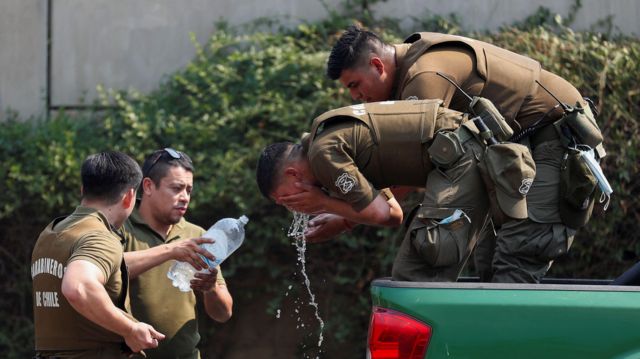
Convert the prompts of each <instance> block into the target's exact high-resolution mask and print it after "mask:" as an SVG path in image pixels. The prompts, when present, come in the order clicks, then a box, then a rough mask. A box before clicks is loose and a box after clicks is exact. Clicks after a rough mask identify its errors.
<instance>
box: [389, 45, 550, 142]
mask: <svg viewBox="0 0 640 359" xmlns="http://www.w3.org/2000/svg"><path fill="white" fill-rule="evenodd" d="M405 43H410V44H411V46H410V47H409V49H408V50H407V53H406V55H405V58H404V61H403V63H402V64H400V65H399V66H400V67H399V68H398V73H397V74H396V76H397V80H396V81H399V82H398V83H397V87H396V97H398V96H400V94H401V93H402V89H404V87H405V85H406V83H405V81H406V80H407V78H406V77H407V75H410V74H409V72H410V69H411V66H412V65H413V64H414V63H415V62H416V61H417V60H418V58H419V57H420V56H422V55H423V54H424V53H425V52H426V51H427V50H429V48H431V47H432V46H434V45H439V44H444V43H453V44H462V45H464V46H466V47H468V48H470V49H471V50H472V51H473V52H474V53H475V57H476V70H477V72H478V74H479V75H480V77H481V78H483V79H484V80H485V81H486V82H485V84H484V87H483V89H482V92H481V93H480V96H482V97H486V98H488V99H489V100H491V101H492V102H493V103H494V104H495V106H496V107H497V108H498V110H499V111H500V113H502V115H503V116H504V118H505V119H506V120H507V122H508V123H509V125H510V126H511V127H512V128H513V130H514V131H515V132H518V131H519V130H520V129H521V128H527V127H529V126H530V125H531V124H521V123H518V122H517V119H516V116H517V115H518V111H519V110H520V107H521V106H522V104H523V102H524V100H525V98H526V97H527V96H528V95H530V94H533V93H534V92H535V90H536V89H537V86H538V84H537V83H536V82H535V81H536V80H539V79H540V71H541V66H540V63H539V62H538V61H536V60H533V59H531V58H528V57H526V56H522V55H518V54H516V53H513V52H511V51H508V50H505V49H502V48H499V47H497V46H494V45H491V44H489V43H486V42H482V41H477V40H473V39H470V38H466V37H461V36H456V35H447V34H440V33H433V32H420V33H414V34H412V35H411V36H409V37H408V38H407V39H406V40H405ZM459 85H461V84H459ZM456 110H459V111H463V112H468V109H467V108H464V109H456Z"/></svg>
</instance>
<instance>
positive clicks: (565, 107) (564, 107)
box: [536, 80, 571, 112]
mask: <svg viewBox="0 0 640 359" xmlns="http://www.w3.org/2000/svg"><path fill="white" fill-rule="evenodd" d="M536 83H537V84H538V85H540V87H542V89H543V90H545V91H547V93H548V94H549V95H551V97H553V99H554V100H556V101H557V102H558V103H559V104H560V106H561V107H562V109H563V110H564V111H565V112H566V111H570V110H571V107H569V106H567V104H565V103H564V102H562V101H560V100H559V99H558V98H557V97H556V96H555V95H554V94H552V93H551V91H549V90H548V89H547V88H546V87H544V86H543V85H542V84H541V83H540V81H538V80H536Z"/></svg>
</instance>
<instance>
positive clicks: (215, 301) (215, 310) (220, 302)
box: [203, 283, 233, 323]
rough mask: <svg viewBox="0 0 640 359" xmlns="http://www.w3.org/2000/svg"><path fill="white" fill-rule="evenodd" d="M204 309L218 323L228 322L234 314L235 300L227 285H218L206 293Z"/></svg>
mask: <svg viewBox="0 0 640 359" xmlns="http://www.w3.org/2000/svg"><path fill="white" fill-rule="evenodd" d="M203 297H204V308H205V310H206V312H207V315H209V317H211V318H212V319H213V320H215V321H217V322H221V323H223V322H226V321H227V320H229V319H230V318H231V315H232V314H233V298H232V297H231V294H230V293H229V290H228V289H227V286H226V285H225V284H218V283H216V285H215V286H214V287H213V289H211V290H209V291H206V292H204V295H203Z"/></svg>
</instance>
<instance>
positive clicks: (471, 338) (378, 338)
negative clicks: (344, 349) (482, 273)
mask: <svg viewBox="0 0 640 359" xmlns="http://www.w3.org/2000/svg"><path fill="white" fill-rule="evenodd" d="M371 294H372V299H373V308H372V314H371V322H370V326H369V337H368V350H367V358H371V359H383V358H384V359H391V358H402V359H423V358H427V359H440V358H491V359H494V358H505V359H506V358H509V359H522V358H536V359H547V358H563V359H567V358H580V359H584V358H627V359H631V358H640V286H618V285H611V284H610V282H609V281H604V280H602V281H598V280H592V281H588V280H584V281H581V280H567V281H563V280H555V281H554V280H546V281H545V282H543V283H542V284H496V283H473V282H456V283H419V282H400V281H392V280H390V279H377V280H374V281H373V282H372V287H371Z"/></svg>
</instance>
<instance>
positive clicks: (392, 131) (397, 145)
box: [309, 100, 464, 188]
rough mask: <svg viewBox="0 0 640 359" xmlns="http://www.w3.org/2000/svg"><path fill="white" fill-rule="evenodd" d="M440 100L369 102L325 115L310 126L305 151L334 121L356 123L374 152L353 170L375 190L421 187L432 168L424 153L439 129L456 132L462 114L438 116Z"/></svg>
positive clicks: (448, 113) (444, 113) (451, 112)
mask: <svg viewBox="0 0 640 359" xmlns="http://www.w3.org/2000/svg"><path fill="white" fill-rule="evenodd" d="M441 105H442V101H441V100H412V101H386V102H371V103H366V104H358V105H353V106H347V107H342V108H338V109H335V110H331V111H328V112H325V113H324V114H322V115H321V116H319V117H317V118H316V119H315V120H314V121H313V124H312V127H311V132H310V137H309V148H310V149H311V148H312V147H313V143H314V141H315V140H316V138H317V136H318V135H320V134H321V133H322V131H323V130H324V129H325V128H326V127H327V126H328V125H329V124H330V123H333V122H334V121H344V120H354V119H355V120H358V121H361V122H362V123H364V124H365V125H366V126H367V127H368V128H369V129H370V133H371V136H372V140H373V143H374V144H375V146H376V148H375V149H374V150H373V153H372V155H371V158H370V159H368V162H367V163H358V162H357V159H356V166H357V167H358V169H359V170H360V171H361V172H362V174H363V175H364V176H365V177H366V178H367V179H368V180H369V181H370V182H371V183H372V184H373V186H374V187H376V188H383V187H388V186H391V185H407V186H424V184H425V183H426V181H427V175H428V173H429V171H431V169H432V167H433V165H432V164H431V161H430V159H429V155H428V153H427V151H426V148H427V147H428V146H425V144H428V143H430V142H431V140H432V139H433V136H434V132H435V131H437V130H439V129H445V128H449V129H455V128H458V127H459V125H460V123H461V122H462V121H463V119H464V116H463V114H461V113H459V112H456V111H447V112H440V116H438V115H439V109H440V107H441Z"/></svg>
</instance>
